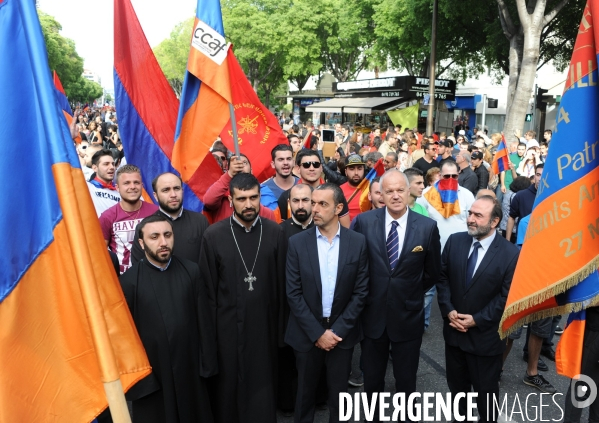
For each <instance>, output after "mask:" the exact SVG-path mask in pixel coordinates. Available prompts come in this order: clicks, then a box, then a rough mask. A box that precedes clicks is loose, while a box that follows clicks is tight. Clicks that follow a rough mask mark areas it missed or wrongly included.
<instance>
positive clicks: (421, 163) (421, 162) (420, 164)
mask: <svg viewBox="0 0 599 423" xmlns="http://www.w3.org/2000/svg"><path fill="white" fill-rule="evenodd" d="M439 166H440V165H439V162H437V161H436V160H433V161H432V162H430V163H429V162H427V161H426V160H425V159H424V157H421V158H419V159H418V160H416V163H414V164H413V165H412V167H414V168H416V169H420V170H421V171H422V173H424V184H425V185H427V184H426V172H428V171H429V170H430V169H432V168H434V167H437V168H438V167H439Z"/></svg>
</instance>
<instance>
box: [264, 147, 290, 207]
mask: <svg viewBox="0 0 599 423" xmlns="http://www.w3.org/2000/svg"><path fill="white" fill-rule="evenodd" d="M270 156H271V158H272V162H270V165H271V166H272V168H273V169H274V170H275V176H273V177H272V178H269V179H267V180H266V181H264V182H262V185H261V186H260V191H261V195H262V196H263V195H264V192H263V191H264V189H265V188H268V189H270V191H271V192H272V194H273V195H274V198H275V202H276V200H278V199H279V197H280V196H281V194H282V193H283V192H285V191H287V190H288V189H291V187H293V186H294V185H295V184H296V183H297V180H298V179H299V178H296V177H295V176H293V174H292V173H291V172H292V171H293V149H292V148H291V146H289V145H287V144H279V145H277V146H275V147H274V148H273V149H272V151H271V152H270Z"/></svg>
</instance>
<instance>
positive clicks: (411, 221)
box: [395, 211, 416, 270]
mask: <svg viewBox="0 0 599 423" xmlns="http://www.w3.org/2000/svg"><path fill="white" fill-rule="evenodd" d="M406 213H408V220H407V222H406V233H405V235H404V239H403V245H402V247H401V254H400V255H399V261H398V262H397V266H395V269H396V270H397V268H398V267H399V265H400V264H401V261H402V259H403V258H404V257H405V256H406V255H407V254H409V253H411V251H408V250H409V249H410V245H412V244H413V243H414V235H415V234H416V222H415V220H416V215H415V214H414V213H416V212H413V211H406Z"/></svg>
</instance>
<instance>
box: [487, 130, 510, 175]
mask: <svg viewBox="0 0 599 423" xmlns="http://www.w3.org/2000/svg"><path fill="white" fill-rule="evenodd" d="M491 166H492V168H493V173H494V174H495V175H499V174H500V173H501V172H504V171H506V170H509V169H510V159H509V157H508V149H507V146H506V144H505V136H504V135H503V134H501V141H499V145H498V146H497V151H496V152H495V156H494V157H493V163H492V164H491Z"/></svg>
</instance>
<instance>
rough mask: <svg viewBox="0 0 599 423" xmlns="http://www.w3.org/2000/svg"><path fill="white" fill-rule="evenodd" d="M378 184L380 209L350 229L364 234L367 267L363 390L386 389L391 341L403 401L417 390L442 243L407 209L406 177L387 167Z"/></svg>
mask: <svg viewBox="0 0 599 423" xmlns="http://www.w3.org/2000/svg"><path fill="white" fill-rule="evenodd" d="M380 184H381V191H382V195H383V201H384V203H385V207H383V208H380V209H377V210H372V211H368V212H366V213H361V214H359V215H358V216H357V217H356V219H355V221H354V222H355V224H354V230H355V231H356V232H359V233H361V234H364V235H365V236H366V241H367V244H368V259H369V260H368V263H369V269H370V285H369V293H368V298H367V299H366V306H365V308H364V312H363V313H362V324H363V329H364V341H363V342H362V360H363V364H364V366H363V367H364V390H365V391H366V393H368V394H369V395H372V393H373V392H383V391H384V390H385V372H386V370H387V362H388V356H389V344H391V346H392V349H391V356H392V358H393V375H394V376H395V387H396V390H397V392H404V393H405V394H406V399H407V396H408V395H409V394H411V393H412V392H415V391H416V373H417V371H418V360H419V358H420V345H421V343H422V334H423V333H424V293H425V292H426V291H428V290H429V289H430V288H431V287H432V286H433V285H434V284H435V283H436V282H437V279H438V277H439V268H440V255H441V244H440V239H439V230H438V229H437V224H436V223H435V221H433V220H432V219H429V218H427V217H424V216H422V215H419V214H418V213H414V212H412V211H410V210H409V208H408V204H409V197H410V190H409V183H408V179H407V177H406V175H404V174H403V173H402V172H400V171H398V170H396V169H391V170H389V171H387V172H386V173H385V174H384V175H383V176H382V177H381V180H380ZM375 416H376V417H375V418H378V411H377V412H376V413H375Z"/></svg>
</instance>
